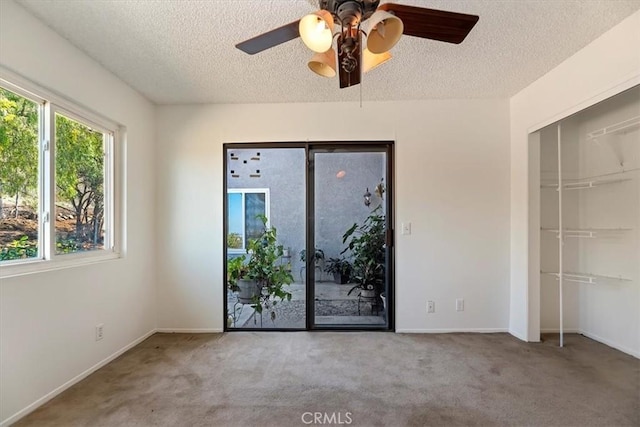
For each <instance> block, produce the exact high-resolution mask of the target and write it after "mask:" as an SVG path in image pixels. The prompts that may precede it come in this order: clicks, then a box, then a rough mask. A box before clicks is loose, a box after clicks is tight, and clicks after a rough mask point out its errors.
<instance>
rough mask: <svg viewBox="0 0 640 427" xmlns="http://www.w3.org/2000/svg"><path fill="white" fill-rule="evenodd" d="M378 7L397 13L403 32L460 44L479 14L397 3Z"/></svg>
mask: <svg viewBox="0 0 640 427" xmlns="http://www.w3.org/2000/svg"><path fill="white" fill-rule="evenodd" d="M378 9H381V10H385V11H387V12H391V13H393V14H395V15H396V16H397V17H398V18H400V19H401V20H402V23H403V24H404V31H403V34H406V35H408V36H415V37H422V38H425V39H433V40H438V41H441V42H447V43H455V44H459V43H462V41H463V40H464V39H465V37H467V34H469V32H470V31H471V29H472V28H473V26H474V25H476V22H478V19H479V18H478V16H476V15H467V14H464V13H456V12H447V11H444V10H435V9H427V8H424V7H415V6H405V5H403V4H396V3H384V4H381V5H380V7H379V8H378Z"/></svg>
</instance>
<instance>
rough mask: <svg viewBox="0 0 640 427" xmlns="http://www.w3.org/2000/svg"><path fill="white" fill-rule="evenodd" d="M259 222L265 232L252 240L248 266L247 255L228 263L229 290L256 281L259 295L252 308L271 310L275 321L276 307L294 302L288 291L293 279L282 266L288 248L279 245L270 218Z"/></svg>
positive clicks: (253, 299)
mask: <svg viewBox="0 0 640 427" xmlns="http://www.w3.org/2000/svg"><path fill="white" fill-rule="evenodd" d="M256 218H258V219H259V220H260V221H261V222H262V231H261V232H260V234H259V235H258V236H257V237H256V238H255V239H251V240H249V243H248V245H247V253H248V254H249V260H248V262H246V263H245V261H246V257H245V256H244V255H243V256H241V257H236V258H233V259H231V260H229V261H228V262H227V286H228V287H229V289H231V290H237V289H238V288H237V286H238V285H237V282H238V280H240V279H248V280H253V281H254V282H255V283H256V284H257V286H258V289H259V292H258V294H257V295H255V296H253V297H252V300H251V306H252V307H253V308H254V309H255V311H256V312H257V313H262V312H263V311H264V310H271V319H272V320H275V318H276V313H275V311H274V310H273V308H274V307H275V306H276V304H278V302H281V301H284V300H287V301H290V300H291V292H289V291H287V289H286V287H287V286H288V285H290V284H291V283H293V276H292V275H291V272H290V271H289V269H288V268H287V266H286V265H281V264H280V263H279V262H280V259H281V257H282V255H283V251H284V248H283V246H282V245H279V244H278V243H277V237H278V235H277V230H276V228H275V227H270V226H267V217H266V216H264V215H257V216H256Z"/></svg>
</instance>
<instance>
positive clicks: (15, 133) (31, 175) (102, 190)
mask: <svg viewBox="0 0 640 427" xmlns="http://www.w3.org/2000/svg"><path fill="white" fill-rule="evenodd" d="M42 92H43V93H39V90H38V89H37V88H35V87H34V88H31V87H27V88H25V87H23V86H22V85H21V86H17V85H14V84H13V82H9V81H7V80H4V79H0V264H1V265H2V266H3V270H4V271H3V273H6V272H7V271H8V270H7V269H6V268H5V267H11V268H12V269H14V270H15V269H16V268H17V269H18V270H16V271H17V272H26V271H30V270H29V268H33V269H37V268H40V267H41V266H42V265H43V263H44V264H46V263H47V262H49V261H53V262H57V261H63V260H90V259H93V258H95V257H103V256H114V255H117V253H116V246H115V239H114V237H115V236H116V233H115V218H114V216H115V209H114V204H115V197H114V167H115V162H114V148H115V140H116V136H117V131H116V126H115V125H114V124H111V123H108V122H107V121H106V120H104V121H103V120H101V119H100V118H99V117H98V118H97V117H96V116H95V115H94V114H93V113H90V112H88V111H83V109H82V108H79V107H77V106H75V105H73V104H71V103H69V102H68V101H66V100H63V99H60V98H56V96H55V95H51V96H49V94H47V93H44V92H45V90H44V89H42ZM18 266H20V267H18ZM25 267H26V269H25Z"/></svg>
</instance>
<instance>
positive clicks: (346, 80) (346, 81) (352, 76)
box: [336, 31, 362, 89]
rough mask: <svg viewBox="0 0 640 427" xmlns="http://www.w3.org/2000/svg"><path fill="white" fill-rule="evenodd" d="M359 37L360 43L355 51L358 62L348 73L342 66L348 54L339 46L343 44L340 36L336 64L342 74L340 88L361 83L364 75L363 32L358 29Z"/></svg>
mask: <svg viewBox="0 0 640 427" xmlns="http://www.w3.org/2000/svg"><path fill="white" fill-rule="evenodd" d="M357 37H358V45H357V49H355V53H356V54H357V57H355V59H356V60H357V63H356V67H355V69H354V70H353V71H352V72H350V73H347V72H346V71H345V70H344V68H342V61H343V60H344V59H346V58H347V55H346V53H345V52H344V50H343V49H340V48H339V46H340V45H341V44H342V42H341V39H342V36H340V37H339V38H338V63H337V64H336V65H337V67H338V70H339V71H338V73H339V76H340V89H344V88H346V87H349V86H355V85H358V84H360V78H361V77H362V72H361V64H362V54H361V51H362V49H361V48H360V46H361V43H362V33H360V32H359V31H358V35H357Z"/></svg>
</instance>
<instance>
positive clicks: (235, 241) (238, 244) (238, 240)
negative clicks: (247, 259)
mask: <svg viewBox="0 0 640 427" xmlns="http://www.w3.org/2000/svg"><path fill="white" fill-rule="evenodd" d="M227 248H229V249H241V248H242V236H241V235H240V234H238V233H229V234H227Z"/></svg>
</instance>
